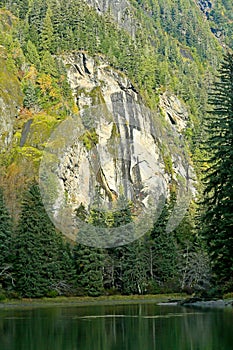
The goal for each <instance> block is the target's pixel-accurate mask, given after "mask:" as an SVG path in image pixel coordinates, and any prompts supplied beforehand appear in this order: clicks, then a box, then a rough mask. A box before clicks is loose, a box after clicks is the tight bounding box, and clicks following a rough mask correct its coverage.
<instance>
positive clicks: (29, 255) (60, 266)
mask: <svg viewBox="0 0 233 350" xmlns="http://www.w3.org/2000/svg"><path fill="white" fill-rule="evenodd" d="M72 271H73V273H74V267H73V265H72V259H71V257H70V256H69V255H67V247H65V245H64V243H63V241H62V237H61V235H60V234H58V233H57V232H56V230H55V228H54V226H53V224H52V222H51V221H50V219H49V217H48V215H47V213H46V211H45V208H44V206H43V202H42V199H41V196H40V190H39V187H38V186H37V185H32V186H31V187H30V188H29V190H28V191H27V192H26V193H25V196H24V200H23V203H22V211H21V216H20V219H19V223H18V228H17V230H16V236H15V239H14V273H15V280H16V289H17V291H18V292H19V293H20V295H22V296H24V297H42V296H45V295H49V296H50V295H56V294H64V293H65V290H68V291H69V290H70V287H71V283H72V281H73V280H74V275H73V273H72Z"/></svg>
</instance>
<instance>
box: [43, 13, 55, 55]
mask: <svg viewBox="0 0 233 350" xmlns="http://www.w3.org/2000/svg"><path fill="white" fill-rule="evenodd" d="M51 18H52V11H51V9H50V7H48V9H47V12H46V16H45V19H44V22H43V28H42V32H41V35H40V48H41V49H42V50H45V51H46V50H48V51H53V32H54V30H53V24H52V20H51Z"/></svg>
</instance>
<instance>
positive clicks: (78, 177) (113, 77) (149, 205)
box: [51, 52, 195, 230]
mask: <svg viewBox="0 0 233 350" xmlns="http://www.w3.org/2000/svg"><path fill="white" fill-rule="evenodd" d="M63 60H64V64H65V66H66V69H67V75H68V81H69V83H70V86H71V88H72V91H73V95H74V98H75V101H76V103H77V106H78V108H79V110H80V115H79V116H74V117H73V119H71V120H70V121H67V123H65V124H64V125H62V126H61V129H60V130H58V134H57V136H56V135H55V138H56V137H57V138H59V139H57V140H58V142H57V141H54V140H52V141H51V144H59V143H60V144H61V145H63V144H64V147H63V146H61V147H60V148H58V149H57V150H52V152H53V153H54V152H55V153H56V154H57V156H58V160H57V164H54V165H53V168H56V173H57V176H58V182H59V188H60V189H59V191H58V196H57V198H56V200H55V204H53V205H52V206H53V212H54V213H55V214H54V215H55V216H56V217H57V218H61V216H62V214H61V210H62V211H63V214H64V210H63V208H65V207H66V205H67V204H68V205H69V206H70V208H72V210H71V211H72V212H73V213H74V212H75V209H77V208H78V207H79V206H80V205H81V204H82V205H83V206H84V207H85V209H86V210H87V211H88V210H89V209H90V207H91V206H92V205H93V203H94V202H95V200H96V188H97V187H98V188H99V190H100V194H101V196H102V203H101V205H102V206H103V208H105V210H108V209H111V208H112V207H113V206H114V202H115V201H116V200H117V199H118V198H120V197H121V195H124V197H125V198H127V199H128V200H130V201H132V202H133V203H134V210H135V213H136V215H137V216H138V217H140V215H141V213H145V211H152V210H153V215H154V216H156V215H157V214H158V215H159V214H160V210H161V209H162V207H163V205H164V202H165V199H166V198H168V197H169V196H170V191H171V186H172V184H173V185H174V184H176V186H177V193H178V199H179V200H180V202H179V203H178V206H177V208H175V210H174V213H173V214H174V215H173V216H171V221H170V222H169V230H172V229H173V228H174V224H175V225H177V223H179V222H180V220H181V219H182V217H183V215H184V213H185V211H186V209H187V207H188V204H189V200H190V198H189V196H188V194H187V193H188V192H189V191H190V192H195V188H194V175H193V171H192V167H191V162H190V160H189V158H188V155H187V154H186V153H187V152H186V151H185V146H184V144H183V143H182V138H181V135H180V134H179V132H178V131H179V130H180V129H182V128H184V127H185V123H186V119H187V117H188V115H187V111H186V109H185V108H184V107H183V105H182V104H181V103H180V102H179V100H178V99H177V98H176V97H175V96H173V95H164V96H163V98H162V102H161V103H162V104H163V109H164V110H166V111H167V112H166V113H170V114H171V115H172V116H173V118H174V119H175V120H176V123H177V124H176V125H173V123H171V121H170V119H169V118H168V119H167V121H166V119H165V118H164V116H162V115H159V114H158V113H157V112H153V111H151V110H149V109H148V108H146V107H145V106H144V105H143V103H142V99H141V97H140V94H139V93H138V92H137V90H136V89H135V87H134V86H133V85H132V83H131V82H130V81H129V79H128V78H127V77H126V76H125V75H124V74H122V73H121V72H118V71H116V70H114V69H113V68H112V67H110V66H109V64H108V62H107V61H105V60H104V59H103V58H102V57H98V56H96V57H94V58H93V57H89V56H88V55H87V54H86V53H85V52H78V53H76V54H72V55H69V56H66V57H64V58H63ZM187 190H188V191H187ZM61 193H63V195H61ZM67 210H68V212H69V209H67ZM68 212H67V213H66V214H65V216H72V214H71V213H68ZM64 221H65V222H67V220H64ZM148 223H149V222H148ZM146 224H147V223H145V222H144V225H146ZM70 225H72V223H71V224H70Z"/></svg>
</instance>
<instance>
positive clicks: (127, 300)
mask: <svg viewBox="0 0 233 350" xmlns="http://www.w3.org/2000/svg"><path fill="white" fill-rule="evenodd" d="M185 297H186V295H185V294H156V295H127V296H126V295H112V296H100V297H56V298H41V299H24V298H23V299H17V300H16V299H14V300H9V299H6V300H4V301H2V302H1V303H0V308H12V307H20V308H21V307H24V308H26V307H47V306H61V305H65V306H88V305H117V304H140V303H156V304H157V303H161V302H169V301H176V300H181V299H184V298H185Z"/></svg>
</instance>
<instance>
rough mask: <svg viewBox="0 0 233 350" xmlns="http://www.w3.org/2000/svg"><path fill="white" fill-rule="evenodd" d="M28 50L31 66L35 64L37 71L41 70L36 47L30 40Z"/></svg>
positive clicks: (27, 54) (27, 55)
mask: <svg viewBox="0 0 233 350" xmlns="http://www.w3.org/2000/svg"><path fill="white" fill-rule="evenodd" d="M26 49H27V52H26V57H27V59H28V61H29V62H30V63H31V64H34V65H35V67H36V68H37V69H40V57H39V54H38V52H37V48H36V46H35V45H34V44H33V43H32V42H31V40H28V42H27V47H26Z"/></svg>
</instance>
